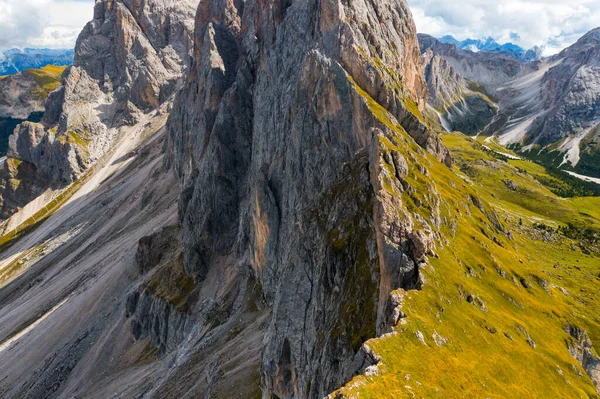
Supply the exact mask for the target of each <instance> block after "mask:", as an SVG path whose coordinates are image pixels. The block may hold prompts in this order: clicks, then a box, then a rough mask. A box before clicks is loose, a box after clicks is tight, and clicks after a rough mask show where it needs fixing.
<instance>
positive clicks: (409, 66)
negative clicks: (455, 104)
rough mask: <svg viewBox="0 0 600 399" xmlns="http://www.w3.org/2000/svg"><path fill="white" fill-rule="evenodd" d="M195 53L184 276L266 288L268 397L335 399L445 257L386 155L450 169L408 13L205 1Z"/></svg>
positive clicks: (180, 104) (184, 177) (178, 165)
mask: <svg viewBox="0 0 600 399" xmlns="http://www.w3.org/2000/svg"><path fill="white" fill-rule="evenodd" d="M194 41H195V51H194V57H193V66H192V68H191V71H190V73H189V75H188V77H187V80H186V83H185V86H184V88H183V89H182V91H181V92H180V93H179V95H178V98H177V100H176V102H175V105H174V108H173V111H172V113H171V116H170V119H169V123H168V131H169V143H168V148H167V151H168V153H167V157H168V161H167V166H169V167H173V168H174V169H175V170H176V172H177V175H178V177H179V180H180V183H181V186H182V195H181V197H180V203H179V217H180V222H181V224H182V228H183V233H182V240H183V248H184V263H183V265H184V268H185V271H186V273H188V274H189V275H192V276H194V279H195V280H196V281H197V282H198V283H199V286H200V287H204V288H200V290H201V292H204V293H206V292H207V291H209V290H212V289H211V288H210V287H212V286H213V285H214V284H215V281H214V280H213V278H212V277H211V275H214V274H215V273H217V271H219V270H229V271H230V272H233V273H234V275H237V276H238V277H237V280H239V279H245V280H247V281H257V282H258V284H260V287H261V292H262V297H263V298H264V301H265V302H266V304H267V306H268V307H270V308H271V309H272V310H271V313H272V316H271V321H270V322H269V324H268V328H267V331H266V333H265V337H264V339H263V343H264V348H263V351H262V357H261V359H260V364H261V374H262V381H263V397H265V398H272V397H278V398H296V397H298V398H302V397H311V398H317V397H323V396H325V395H326V394H328V393H330V392H332V391H333V390H334V389H336V388H337V387H339V386H341V385H342V384H343V383H344V382H346V381H348V380H349V379H350V378H351V377H352V376H353V375H354V374H355V373H357V372H358V371H360V370H362V369H364V368H365V367H367V366H369V365H371V363H370V360H369V359H370V358H369V357H368V356H367V355H366V354H365V352H364V351H363V350H361V345H362V343H363V342H365V341H366V340H367V339H368V338H370V337H373V336H376V335H377V334H380V333H382V332H385V331H387V329H388V328H389V325H390V319H391V315H390V314H389V313H391V312H388V309H390V298H389V296H390V293H391V291H392V290H394V289H397V288H405V289H411V288H415V287H418V285H419V282H418V280H419V278H418V274H419V273H418V267H419V266H418V265H419V262H420V261H422V259H421V258H420V254H419V253H418V252H419V251H418V250H415V248H421V247H422V246H423V245H421V244H422V243H423V242H430V241H435V240H433V236H434V233H433V231H434V230H435V225H436V223H439V220H437V219H436V218H435V217H432V219H431V220H427V221H426V220H421V221H420V222H419V223H418V225H419V228H417V227H415V226H416V223H415V222H414V220H413V218H414V217H413V215H412V214H411V213H410V212H408V211H407V209H406V207H405V204H403V202H402V201H401V200H399V199H398V198H397V197H394V196H391V195H388V194H386V190H385V188H384V187H388V185H387V184H388V183H387V182H388V179H389V181H394V182H396V183H394V187H396V188H395V189H394V190H398V191H399V192H402V191H404V189H405V188H404V187H406V189H407V190H410V189H411V187H410V185H409V184H408V182H405V185H404V186H403V184H402V183H401V182H400V180H399V179H404V178H405V177H406V174H407V173H409V169H410V168H411V167H412V166H410V167H409V165H414V163H412V162H408V161H407V160H405V159H404V158H403V157H402V156H401V155H400V154H398V153H397V152H395V151H390V149H389V148H388V147H386V143H390V141H389V140H396V139H398V137H400V136H402V137H405V140H406V141H402V143H403V144H402V145H403V146H410V145H414V146H415V148H419V147H418V146H417V145H416V144H415V142H416V143H418V144H419V145H420V146H421V148H419V151H421V152H422V153H423V155H425V153H426V152H428V153H429V154H431V155H432V156H433V158H432V159H434V158H437V161H435V162H439V161H441V162H444V163H446V164H450V163H451V159H450V156H449V153H448V151H447V149H446V148H445V147H444V146H443V145H442V144H441V141H440V140H439V138H438V137H437V136H436V135H435V134H434V133H433V132H431V131H430V130H429V129H428V127H427V125H426V124H425V122H424V118H423V117H422V115H421V111H422V110H424V106H425V102H426V99H427V96H428V94H427V87H426V83H425V81H424V79H423V77H422V73H421V60H420V55H419V49H418V44H417V40H416V32H415V27H414V24H413V22H412V18H411V15H410V11H409V9H408V7H407V5H406V3H405V2H404V1H403V0H402V1H397V0H382V1H377V2H370V1H363V0H359V1H354V2H352V3H347V2H344V1H340V0H322V1H316V0H309V1H287V2H286V1H283V2H282V1H273V0H268V1H255V0H248V1H245V2H242V1H234V0H203V1H201V2H200V5H199V10H198V13H197V17H196V32H195V36H194ZM407 133H408V134H407ZM409 135H410V136H409ZM394 137H396V139H394ZM398 140H399V139H398ZM385 159H388V161H389V162H388V161H385ZM389 170H394V171H395V172H394V174H393V175H389V176H388V175H387V173H389V172H388V171H389ZM419 173H420V172H419ZM432 198H435V194H433V195H432ZM431 207H432V209H434V211H433V213H434V214H435V209H436V204H435V201H434V200H432V204H431ZM421 226H427V227H421ZM421 229H423V232H422V234H415V233H416V231H417V230H421ZM416 237H418V240H419V244H418V245H416V241H415V242H413V238H415V239H416ZM424 237H427V238H428V239H424ZM240 284H241V286H244V284H243V283H240ZM229 290H230V291H231V288H229ZM204 295H205V296H201V297H200V299H199V300H200V301H202V302H203V303H215V302H219V301H220V300H222V298H221V299H220V296H219V295H224V294H217V293H214V292H213V293H212V294H204ZM231 309H232V310H231V311H230V313H229V317H230V318H231V319H233V318H235V317H236V316H235V314H236V313H235V309H236V307H233V308H231Z"/></svg>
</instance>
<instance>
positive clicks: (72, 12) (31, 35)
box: [0, 0, 94, 50]
mask: <svg viewBox="0 0 600 399" xmlns="http://www.w3.org/2000/svg"><path fill="white" fill-rule="evenodd" d="M93 10H94V3H93V0H86V1H75V0H67V1H65V0H0V50H6V49H9V48H13V47H18V48H23V47H47V48H72V47H74V46H75V41H76V39H77V36H78V35H79V32H81V29H82V28H83V26H84V25H85V24H86V22H87V21H89V20H90V19H91V18H92V15H93Z"/></svg>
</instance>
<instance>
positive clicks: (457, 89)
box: [421, 48, 497, 134]
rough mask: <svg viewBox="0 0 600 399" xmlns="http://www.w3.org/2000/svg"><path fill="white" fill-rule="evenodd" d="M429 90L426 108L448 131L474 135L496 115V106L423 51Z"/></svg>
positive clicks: (430, 52) (440, 60)
mask: <svg viewBox="0 0 600 399" xmlns="http://www.w3.org/2000/svg"><path fill="white" fill-rule="evenodd" d="M421 58H422V61H423V73H424V74H425V81H426V82H427V86H428V88H429V105H430V106H431V107H433V109H434V110H435V111H436V113H437V114H438V115H439V119H440V123H441V124H442V126H443V127H444V128H445V129H446V130H448V131H461V132H463V133H466V134H475V133H478V132H479V131H481V130H483V129H484V128H485V127H486V126H487V125H488V124H489V123H490V122H491V121H492V119H493V118H494V116H495V115H496V114H497V106H496V104H494V103H493V102H492V101H491V100H490V98H489V97H488V96H487V95H485V93H483V92H482V88H481V87H480V86H478V85H477V84H474V82H471V81H467V80H466V79H465V78H464V77H463V76H461V75H460V74H459V73H458V72H456V71H455V70H454V68H452V66H451V65H450V63H449V62H448V61H447V60H446V59H445V58H443V57H442V56H441V55H439V54H434V52H433V50H432V49H431V48H427V49H426V50H425V52H424V53H423V54H422V56H421Z"/></svg>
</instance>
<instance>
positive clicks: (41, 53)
mask: <svg viewBox="0 0 600 399" xmlns="http://www.w3.org/2000/svg"><path fill="white" fill-rule="evenodd" d="M74 54H75V52H74V50H73V49H68V50H51V49H33V48H26V49H23V50H20V49H11V50H6V51H3V52H0V76H2V75H12V74H15V73H17V72H21V71H24V70H26V69H30V68H38V69H39V68H43V67H45V66H46V65H71V64H72V63H73V56H74Z"/></svg>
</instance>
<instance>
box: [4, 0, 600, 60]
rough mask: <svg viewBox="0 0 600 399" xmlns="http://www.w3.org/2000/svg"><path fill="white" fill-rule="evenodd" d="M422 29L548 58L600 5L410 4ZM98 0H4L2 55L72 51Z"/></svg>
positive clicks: (431, 0) (532, 0)
mask: <svg viewBox="0 0 600 399" xmlns="http://www.w3.org/2000/svg"><path fill="white" fill-rule="evenodd" d="M408 2H409V4H410V6H411V9H412V11H413V15H414V17H415V21H416V23H417V29H418V30H419V32H422V33H429V34H431V35H433V36H436V37H439V36H443V35H453V36H454V37H456V38H457V39H460V40H463V39H467V38H473V39H481V38H486V37H489V36H491V37H493V38H495V39H496V40H498V41H499V42H500V43H505V42H507V41H511V42H513V43H516V44H519V45H521V46H522V47H525V48H531V47H533V46H534V45H538V46H545V55H550V54H553V53H556V52H558V51H560V50H561V49H562V48H564V47H566V46H568V45H570V44H572V43H574V42H575V41H576V40H577V39H578V38H579V37H581V36H582V35H583V34H584V33H586V32H587V31H589V30H590V29H592V28H595V27H597V26H599V25H600V0H408ZM92 11H93V0H0V50H4V49H7V48H12V47H20V48H23V47H49V48H72V47H73V46H74V45H75V40H76V38H77V35H78V34H79V32H80V31H81V28H82V27H83V26H84V25H85V23H86V22H87V21H89V20H90V19H91V17H92Z"/></svg>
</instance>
